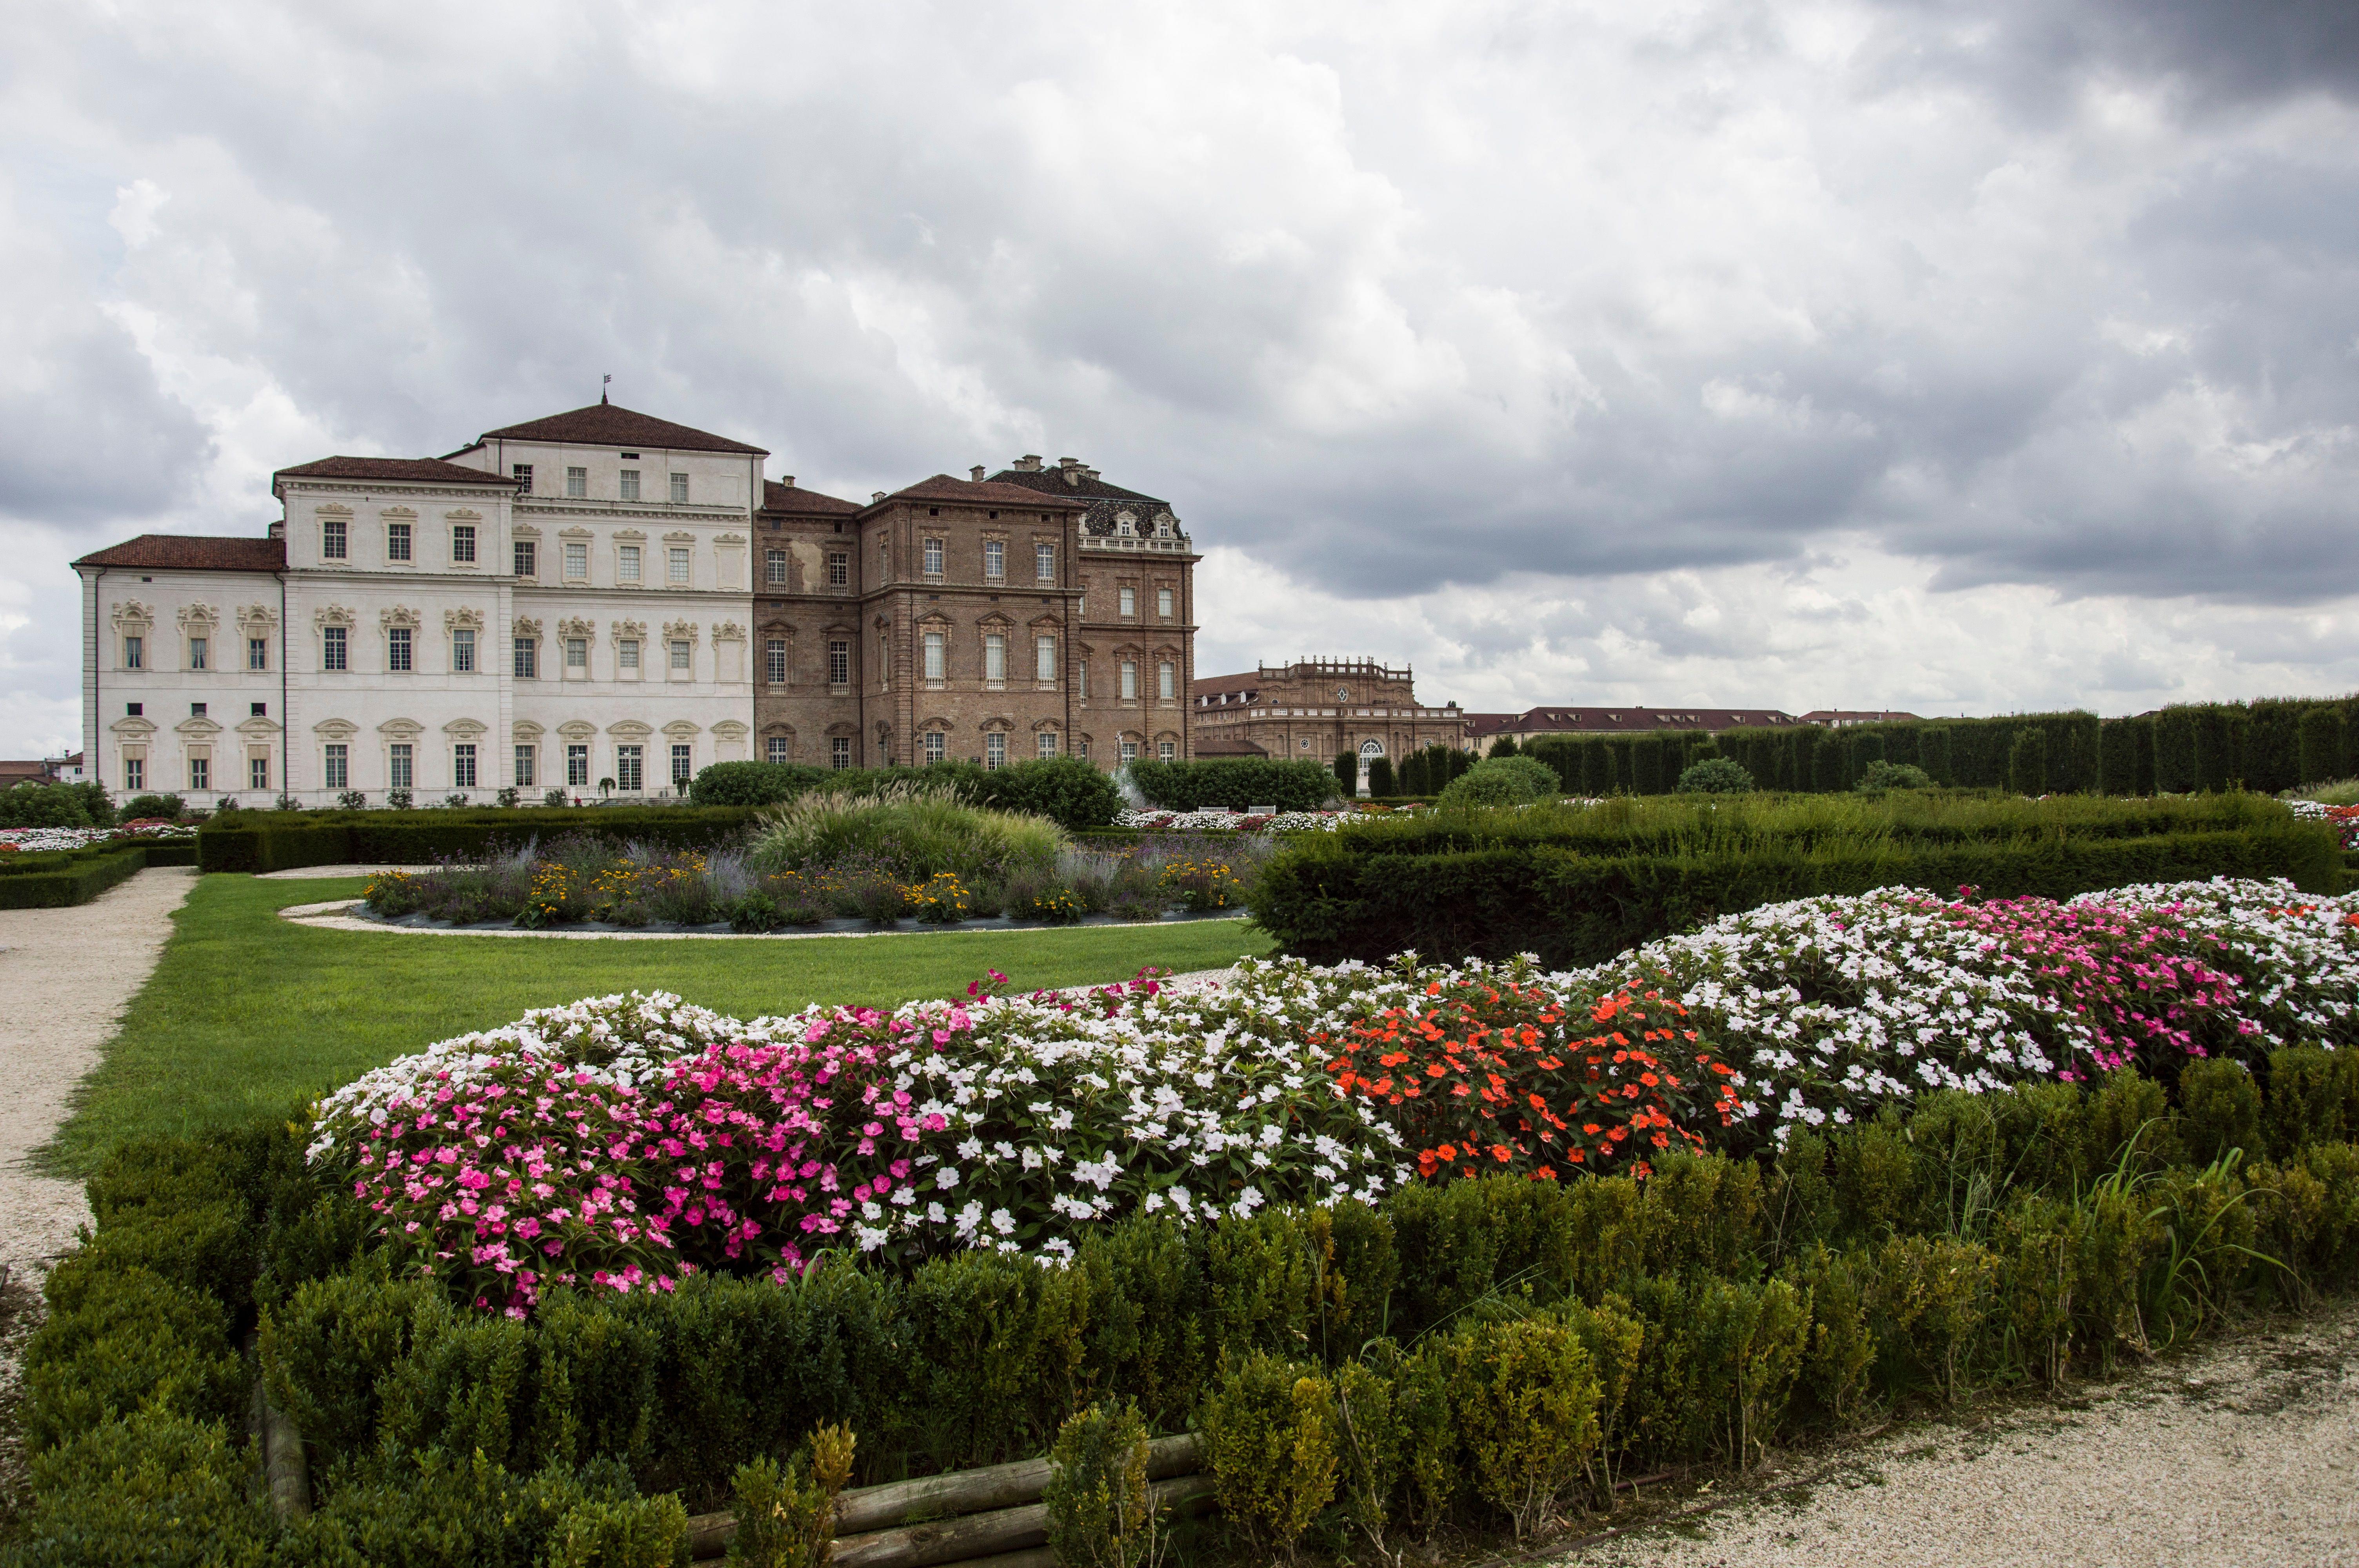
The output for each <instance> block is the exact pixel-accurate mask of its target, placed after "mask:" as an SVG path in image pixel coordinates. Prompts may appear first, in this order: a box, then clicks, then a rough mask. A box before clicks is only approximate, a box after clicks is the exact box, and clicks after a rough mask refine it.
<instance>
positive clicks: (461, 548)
mask: <svg viewBox="0 0 2359 1568" xmlns="http://www.w3.org/2000/svg"><path fill="white" fill-rule="evenodd" d="M474 564H475V525H474V524H473V523H453V524H451V565H453V566H461V567H472V566H473V565H474Z"/></svg>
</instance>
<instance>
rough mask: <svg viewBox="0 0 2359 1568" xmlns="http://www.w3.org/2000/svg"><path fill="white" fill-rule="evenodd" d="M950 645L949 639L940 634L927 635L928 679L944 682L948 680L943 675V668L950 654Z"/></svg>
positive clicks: (930, 633)
mask: <svg viewBox="0 0 2359 1568" xmlns="http://www.w3.org/2000/svg"><path fill="white" fill-rule="evenodd" d="M948 643H949V639H948V638H947V637H945V636H944V635H943V634H942V633H940V632H929V633H926V678H927V679H928V680H942V679H946V678H947V677H946V676H945V675H944V674H943V668H944V665H945V662H946V654H947V652H948V648H947V644H948Z"/></svg>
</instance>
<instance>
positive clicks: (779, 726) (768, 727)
mask: <svg viewBox="0 0 2359 1568" xmlns="http://www.w3.org/2000/svg"><path fill="white" fill-rule="evenodd" d="M716 732H717V729H716ZM762 733H763V734H765V735H783V736H785V737H786V738H787V739H788V740H789V741H791V740H793V739H794V738H795V727H794V726H793V725H791V724H788V723H783V722H780V723H774V724H765V725H763V726H762Z"/></svg>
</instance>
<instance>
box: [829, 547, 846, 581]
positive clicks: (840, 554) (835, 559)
mask: <svg viewBox="0 0 2359 1568" xmlns="http://www.w3.org/2000/svg"><path fill="white" fill-rule="evenodd" d="M827 586H828V587H830V588H850V587H851V586H852V557H851V555H850V554H849V553H848V552H846V551H843V550H830V551H829V552H828V553H827Z"/></svg>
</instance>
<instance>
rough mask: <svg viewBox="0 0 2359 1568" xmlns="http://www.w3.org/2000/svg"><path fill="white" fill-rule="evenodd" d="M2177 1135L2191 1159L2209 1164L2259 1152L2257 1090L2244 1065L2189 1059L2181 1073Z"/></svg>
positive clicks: (2224, 1060) (2221, 1059)
mask: <svg viewBox="0 0 2359 1568" xmlns="http://www.w3.org/2000/svg"><path fill="white" fill-rule="evenodd" d="M2179 1122H2180V1138H2181V1139H2182V1140H2183V1141H2185V1143H2186V1145H2187V1152H2188V1154H2189V1156H2190V1158H2191V1159H2193V1160H2194V1161H2195V1162H2196V1163H2197V1164H2199V1165H2208V1164H2210V1163H2212V1161H2214V1160H2217V1159H2219V1158H2220V1157H2221V1156H2222V1155H2223V1154H2225V1153H2227V1152H2229V1151H2230V1150H2232V1149H2234V1150H2240V1151H2242V1152H2244V1153H2245V1154H2246V1155H2248V1156H2253V1157H2257V1156H2258V1155H2259V1154H2260V1152H2261V1087H2260V1086H2259V1085H2258V1084H2256V1083H2255V1082H2254V1081H2253V1075H2252V1074H2251V1073H2249V1072H2247V1071H2245V1065H2244V1064H2243V1063H2242V1062H2237V1061H2233V1060H2231V1059H2229V1058H2227V1057H2224V1056H2212V1057H2208V1058H2203V1059H2200V1060H2197V1061H2192V1062H2190V1063H2188V1064H2187V1066H2186V1068H2185V1069H2184V1070H2183V1071H2182V1072H2180V1075H2179Z"/></svg>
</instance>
